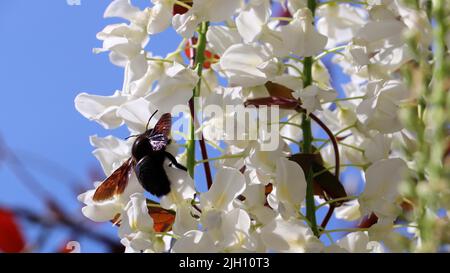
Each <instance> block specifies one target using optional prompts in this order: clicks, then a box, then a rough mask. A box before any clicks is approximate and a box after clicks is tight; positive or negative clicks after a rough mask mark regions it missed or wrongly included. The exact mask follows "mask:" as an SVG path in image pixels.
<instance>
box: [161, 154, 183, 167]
mask: <svg viewBox="0 0 450 273" xmlns="http://www.w3.org/2000/svg"><path fill="white" fill-rule="evenodd" d="M164 154H165V155H166V157H167V158H168V159H169V160H170V162H172V164H173V165H175V167H177V168H178V169H181V170H183V171H187V168H186V167H185V166H183V165H181V164H180V163H178V161H177V159H176V158H175V157H174V156H173V155H172V154H171V153H169V152H164Z"/></svg>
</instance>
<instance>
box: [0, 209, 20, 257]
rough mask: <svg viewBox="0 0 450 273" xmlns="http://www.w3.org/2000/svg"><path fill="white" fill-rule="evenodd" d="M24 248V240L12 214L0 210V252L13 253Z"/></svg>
mask: <svg viewBox="0 0 450 273" xmlns="http://www.w3.org/2000/svg"><path fill="white" fill-rule="evenodd" d="M24 248H25V240H24V238H23V235H22V232H21V231H20V228H19V225H18V224H17V222H16V220H15V217H14V214H13V213H12V212H10V211H8V210H4V209H0V252H6V253H15V252H21V251H23V250H24Z"/></svg>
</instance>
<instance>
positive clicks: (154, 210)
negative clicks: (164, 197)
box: [147, 199, 175, 232]
mask: <svg viewBox="0 0 450 273" xmlns="http://www.w3.org/2000/svg"><path fill="white" fill-rule="evenodd" d="M147 205H148V214H149V215H150V217H152V219H153V228H154V229H155V231H156V232H168V231H171V230H172V225H173V223H174V222H175V212H174V211H172V210H167V209H163V208H161V207H158V206H155V205H159V204H158V203H156V202H154V201H151V200H149V199H147Z"/></svg>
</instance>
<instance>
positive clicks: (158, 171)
mask: <svg viewBox="0 0 450 273" xmlns="http://www.w3.org/2000/svg"><path fill="white" fill-rule="evenodd" d="M155 114H156V112H155V113H153V114H152V116H151V117H150V119H149V121H148V123H147V126H146V129H145V132H144V133H142V134H140V135H136V136H131V137H136V140H135V141H134V143H133V147H132V148H131V157H130V158H129V159H128V160H127V161H125V163H123V164H122V165H121V166H120V167H119V168H118V169H117V170H115V171H114V172H113V173H112V174H111V175H110V176H109V177H108V178H106V180H105V181H104V182H103V183H102V184H101V185H100V186H99V187H98V188H97V190H96V191H95V193H94V197H93V200H94V201H103V200H107V199H110V198H112V197H113V196H114V195H119V194H122V193H123V192H124V191H125V188H126V186H127V184H128V177H129V172H130V171H131V169H134V171H135V173H136V176H137V179H138V181H139V183H140V184H141V185H142V187H143V188H144V189H145V190H146V191H148V192H150V193H151V194H153V195H156V196H158V197H160V196H163V195H166V194H168V193H169V192H170V180H169V178H168V176H167V174H166V171H165V170H164V161H165V160H166V159H169V160H170V161H171V162H172V164H173V165H174V166H175V167H177V168H179V169H182V170H184V171H187V169H186V167H184V166H183V165H181V164H179V163H178V162H177V160H176V159H175V157H174V156H173V155H172V154H170V153H169V152H167V151H166V147H167V145H169V144H170V141H171V140H170V138H169V136H170V129H171V126H172V116H171V115H170V114H169V113H165V114H164V115H162V116H161V118H160V119H159V120H158V122H157V123H156V125H155V127H154V128H152V129H148V124H149V123H150V120H151V119H152V117H153V116H154V115H155Z"/></svg>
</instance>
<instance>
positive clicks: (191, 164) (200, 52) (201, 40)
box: [187, 22, 209, 178]
mask: <svg viewBox="0 0 450 273" xmlns="http://www.w3.org/2000/svg"><path fill="white" fill-rule="evenodd" d="M208 27H209V23H208V22H203V23H202V24H201V26H200V30H199V32H198V41H197V51H196V54H195V55H196V56H195V65H196V67H195V70H196V71H197V75H198V76H199V80H198V82H197V86H196V87H195V88H194V91H193V99H195V98H196V97H198V96H199V95H200V89H201V85H202V73H203V64H204V62H205V49H206V32H207V31H208ZM190 108H191V116H192V118H191V128H190V139H189V140H188V141H187V169H188V173H189V175H190V176H191V177H192V178H193V177H194V170H195V122H194V120H195V105H194V100H191V102H190Z"/></svg>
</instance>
